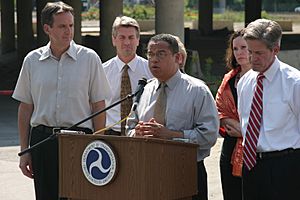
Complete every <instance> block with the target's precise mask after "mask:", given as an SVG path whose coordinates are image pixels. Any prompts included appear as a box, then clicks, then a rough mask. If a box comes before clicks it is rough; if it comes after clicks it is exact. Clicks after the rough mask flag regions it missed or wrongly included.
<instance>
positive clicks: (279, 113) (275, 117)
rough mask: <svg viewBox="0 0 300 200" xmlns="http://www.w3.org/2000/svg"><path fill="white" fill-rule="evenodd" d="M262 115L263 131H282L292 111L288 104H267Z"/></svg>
mask: <svg viewBox="0 0 300 200" xmlns="http://www.w3.org/2000/svg"><path fill="white" fill-rule="evenodd" d="M263 115H264V117H263V119H264V127H265V131H272V130H274V129H282V128H283V127H284V126H286V124H287V123H289V122H288V121H289V119H290V116H291V115H292V110H291V108H290V106H289V104H288V103H285V102H269V103H267V104H266V105H265V108H264V113H263Z"/></svg>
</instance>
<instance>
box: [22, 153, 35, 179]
mask: <svg viewBox="0 0 300 200" xmlns="http://www.w3.org/2000/svg"><path fill="white" fill-rule="evenodd" d="M19 168H20V169H21V171H22V173H23V174H24V175H25V176H27V177H29V178H33V170H32V162H31V155H30V154H29V153H26V154H24V155H22V156H21V157H20V163H19Z"/></svg>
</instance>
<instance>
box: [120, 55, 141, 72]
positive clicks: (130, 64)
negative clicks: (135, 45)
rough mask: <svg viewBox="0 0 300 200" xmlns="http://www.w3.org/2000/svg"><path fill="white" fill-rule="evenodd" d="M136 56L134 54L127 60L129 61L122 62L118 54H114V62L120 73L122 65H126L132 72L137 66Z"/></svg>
mask: <svg viewBox="0 0 300 200" xmlns="http://www.w3.org/2000/svg"><path fill="white" fill-rule="evenodd" d="M137 61H138V60H137V56H136V55H135V56H134V58H133V59H132V60H131V61H130V62H129V63H124V62H123V61H122V60H121V59H120V58H119V56H116V62H117V66H118V69H119V72H120V73H121V71H122V69H123V67H124V65H126V64H127V65H128V66H129V68H130V69H131V70H132V71H133V72H134V71H135V69H136V67H137Z"/></svg>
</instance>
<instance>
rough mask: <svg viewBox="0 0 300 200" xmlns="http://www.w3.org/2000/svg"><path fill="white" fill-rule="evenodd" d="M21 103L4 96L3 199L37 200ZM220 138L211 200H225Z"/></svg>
mask: <svg viewBox="0 0 300 200" xmlns="http://www.w3.org/2000/svg"><path fill="white" fill-rule="evenodd" d="M17 110H18V103H17V102H16V101H14V100H13V99H12V98H11V97H9V96H1V95H0V127H1V128H0V180H1V181H0V199H1V200H34V187H33V180H31V179H29V178H27V177H25V176H23V174H22V173H21V171H20V170H19V167H18V164H19V158H18V155H17V154H18V152H19V149H20V147H19V141H18V140H19V139H18V131H17ZM222 140H223V139H221V138H219V139H218V141H217V143H216V145H215V146H214V147H213V149H212V152H211V156H210V157H209V158H207V159H206V160H205V166H206V169H207V174H208V190H209V200H222V191H221V183H220V172H219V156H220V150H221V144H222Z"/></svg>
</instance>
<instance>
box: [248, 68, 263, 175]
mask: <svg viewBox="0 0 300 200" xmlns="http://www.w3.org/2000/svg"><path fill="white" fill-rule="evenodd" d="M264 77H265V76H264V75H263V74H262V73H259V74H258V76H257V83H256V88H255V92H254V96H253V99H252V104H251V110H250V116H249V121H248V126H247V131H246V136H245V144H244V164H245V166H246V167H247V169H248V170H251V169H252V168H253V167H254V166H255V164H256V148H257V141H258V138H259V131H260V126H261V120H262V114H263V112H262V111H263V78H264Z"/></svg>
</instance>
